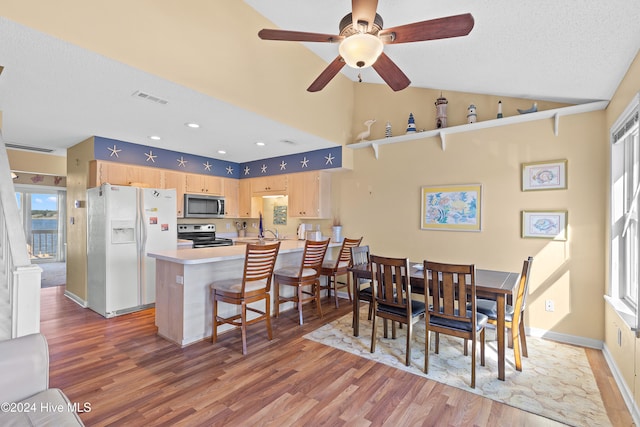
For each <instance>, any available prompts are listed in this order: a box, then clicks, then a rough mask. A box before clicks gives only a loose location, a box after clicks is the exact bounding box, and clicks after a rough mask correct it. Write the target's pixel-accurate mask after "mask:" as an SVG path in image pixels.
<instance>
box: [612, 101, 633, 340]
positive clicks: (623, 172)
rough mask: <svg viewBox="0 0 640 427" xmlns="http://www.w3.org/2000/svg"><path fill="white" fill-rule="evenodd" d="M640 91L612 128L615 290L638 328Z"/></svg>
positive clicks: (616, 299)
mask: <svg viewBox="0 0 640 427" xmlns="http://www.w3.org/2000/svg"><path fill="white" fill-rule="evenodd" d="M639 114H640V94H638V95H636V97H635V98H634V100H633V102H632V103H631V104H630V105H629V106H628V107H627V109H626V110H625V112H624V113H623V114H622V115H621V116H620V117H619V118H618V120H617V121H616V122H615V124H614V125H613V126H612V128H611V242H610V245H611V248H610V249H611V250H610V253H611V289H610V295H609V296H610V298H611V300H612V302H613V304H614V305H615V306H617V307H626V308H627V309H628V312H629V313H630V314H632V316H633V317H634V320H633V322H631V323H632V324H631V325H630V326H631V327H632V328H634V329H636V330H638V326H639V325H638V316H637V313H638V292H639V289H640V288H639V285H638V281H639V265H640V229H639V224H638V219H639V218H640V138H639V136H638V128H639V120H638V119H639Z"/></svg>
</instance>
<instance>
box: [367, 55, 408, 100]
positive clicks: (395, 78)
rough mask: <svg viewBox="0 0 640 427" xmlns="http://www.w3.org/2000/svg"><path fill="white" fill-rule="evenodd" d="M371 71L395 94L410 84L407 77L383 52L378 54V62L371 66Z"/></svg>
mask: <svg viewBox="0 0 640 427" xmlns="http://www.w3.org/2000/svg"><path fill="white" fill-rule="evenodd" d="M373 69H374V70H376V72H377V73H378V74H379V75H380V77H382V80H384V81H385V82H386V83H387V84H388V85H389V87H390V88H391V89H393V90H394V91H396V92H397V91H399V90H402V89H404V88H406V87H407V86H409V84H410V83H411V80H409V77H407V76H406V75H405V74H404V73H403V72H402V70H401V69H400V68H399V67H398V66H397V65H396V63H395V62H393V61H392V60H391V58H389V57H388V56H387V55H386V54H385V53H384V52H382V53H381V54H380V56H379V57H378V60H377V61H376V62H375V63H374V64H373Z"/></svg>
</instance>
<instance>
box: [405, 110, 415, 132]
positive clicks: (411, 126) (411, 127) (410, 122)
mask: <svg viewBox="0 0 640 427" xmlns="http://www.w3.org/2000/svg"><path fill="white" fill-rule="evenodd" d="M415 131H416V121H415V120H414V118H413V113H409V120H407V133H414V132H415Z"/></svg>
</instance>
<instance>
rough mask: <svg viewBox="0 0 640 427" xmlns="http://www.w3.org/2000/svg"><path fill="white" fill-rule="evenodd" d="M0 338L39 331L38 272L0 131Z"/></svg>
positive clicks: (39, 273) (40, 271) (40, 272)
mask: <svg viewBox="0 0 640 427" xmlns="http://www.w3.org/2000/svg"><path fill="white" fill-rule="evenodd" d="M0 171H1V172H0V257H2V258H1V259H0V269H1V271H0V340H2V339H9V338H16V337H19V336H22V335H27V334H31V333H34V332H39V331H40V276H41V274H42V269H41V268H40V267H38V266H37V265H35V264H31V260H30V258H29V253H28V250H27V242H26V240H25V236H24V231H23V230H24V229H23V227H22V223H21V222H20V215H19V211H18V204H17V201H16V195H15V189H14V186H13V180H12V178H11V169H10V167H9V157H8V155H7V149H6V147H5V145H4V141H3V139H2V132H1V131H0Z"/></svg>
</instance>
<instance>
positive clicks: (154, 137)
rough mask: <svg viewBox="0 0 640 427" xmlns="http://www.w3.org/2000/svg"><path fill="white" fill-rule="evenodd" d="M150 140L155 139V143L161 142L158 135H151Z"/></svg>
mask: <svg viewBox="0 0 640 427" xmlns="http://www.w3.org/2000/svg"><path fill="white" fill-rule="evenodd" d="M149 139H153V140H154V141H160V137H159V136H158V135H151V136H150V137H149Z"/></svg>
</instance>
